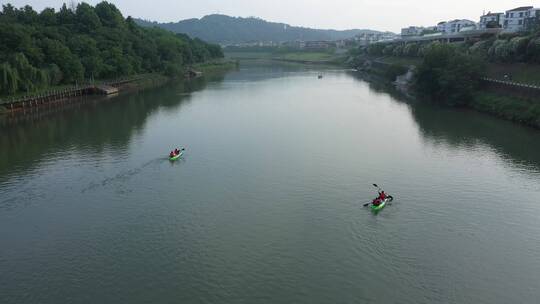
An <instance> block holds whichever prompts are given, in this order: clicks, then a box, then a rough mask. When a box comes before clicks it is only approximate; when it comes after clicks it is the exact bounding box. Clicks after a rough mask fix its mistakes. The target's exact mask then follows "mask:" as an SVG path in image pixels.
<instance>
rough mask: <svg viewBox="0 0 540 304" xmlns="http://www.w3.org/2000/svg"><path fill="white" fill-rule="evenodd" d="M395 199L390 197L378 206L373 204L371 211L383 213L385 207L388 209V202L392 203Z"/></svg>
mask: <svg viewBox="0 0 540 304" xmlns="http://www.w3.org/2000/svg"><path fill="white" fill-rule="evenodd" d="M393 199H394V198H393V197H392V196H388V197H387V198H386V199H384V201H382V202H381V203H380V204H379V205H378V206H375V205H373V204H371V211H373V212H379V211H381V210H382V209H383V208H384V207H386V204H387V203H388V202H391V201H392V200H393Z"/></svg>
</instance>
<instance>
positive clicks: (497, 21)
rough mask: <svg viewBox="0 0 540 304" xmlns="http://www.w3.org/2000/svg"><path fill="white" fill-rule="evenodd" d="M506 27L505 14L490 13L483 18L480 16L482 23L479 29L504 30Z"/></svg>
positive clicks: (479, 24)
mask: <svg viewBox="0 0 540 304" xmlns="http://www.w3.org/2000/svg"><path fill="white" fill-rule="evenodd" d="M503 26H504V13H492V12H489V13H487V14H485V15H483V16H480V22H479V23H478V28H480V29H486V28H497V27H499V28H502V27H503Z"/></svg>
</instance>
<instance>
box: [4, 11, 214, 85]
mask: <svg viewBox="0 0 540 304" xmlns="http://www.w3.org/2000/svg"><path fill="white" fill-rule="evenodd" d="M218 57H223V52H222V51H221V48H220V47H219V46H218V45H210V44H207V43H205V42H203V41H201V40H199V39H191V38H190V37H188V36H186V35H184V34H174V33H171V32H169V31H165V30H162V29H158V28H143V27H141V26H139V25H137V24H136V23H135V22H134V21H133V19H132V18H131V17H128V18H124V17H123V16H122V13H121V12H120V11H119V10H118V9H117V8H116V7H115V6H114V5H113V4H110V3H107V2H101V3H99V4H97V5H96V6H95V7H93V6H90V5H89V4H87V3H84V2H83V3H80V4H79V5H78V6H77V7H76V9H68V8H67V7H66V5H65V4H64V6H63V7H62V8H61V9H60V10H59V11H55V10H54V9H53V8H46V9H44V10H43V11H42V12H36V11H34V10H33V9H32V7H30V6H25V7H23V8H20V9H18V8H15V7H13V6H12V5H10V4H6V5H3V7H2V11H0V95H10V94H15V93H17V92H25V93H29V92H34V91H38V90H40V89H43V88H47V87H50V86H56V85H62V84H74V83H75V82H79V83H80V82H81V81H82V80H84V79H90V78H94V79H110V78H117V77H121V76H127V75H132V74H140V73H148V72H161V73H165V74H167V75H170V76H173V75H178V74H180V73H182V72H183V69H184V67H185V66H187V65H191V64H194V63H200V62H205V61H207V60H210V59H213V58H218Z"/></svg>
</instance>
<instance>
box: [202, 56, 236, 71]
mask: <svg viewBox="0 0 540 304" xmlns="http://www.w3.org/2000/svg"><path fill="white" fill-rule="evenodd" d="M236 67H238V61H237V60H233V59H222V60H214V61H209V62H205V63H200V64H196V65H194V66H193V69H195V70H197V71H200V72H202V73H203V74H205V73H215V72H222V71H226V70H231V69H235V68H236Z"/></svg>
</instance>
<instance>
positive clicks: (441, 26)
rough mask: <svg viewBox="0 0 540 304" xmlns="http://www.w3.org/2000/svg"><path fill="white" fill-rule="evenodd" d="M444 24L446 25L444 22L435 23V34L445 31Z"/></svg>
mask: <svg viewBox="0 0 540 304" xmlns="http://www.w3.org/2000/svg"><path fill="white" fill-rule="evenodd" d="M446 23H447V22H446V21H442V22H439V23H437V32H441V33H444V32H445V30H446Z"/></svg>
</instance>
